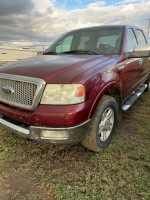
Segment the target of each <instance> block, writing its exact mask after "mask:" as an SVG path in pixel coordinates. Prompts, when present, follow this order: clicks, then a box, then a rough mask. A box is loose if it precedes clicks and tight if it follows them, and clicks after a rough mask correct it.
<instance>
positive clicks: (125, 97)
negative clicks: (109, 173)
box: [0, 25, 150, 152]
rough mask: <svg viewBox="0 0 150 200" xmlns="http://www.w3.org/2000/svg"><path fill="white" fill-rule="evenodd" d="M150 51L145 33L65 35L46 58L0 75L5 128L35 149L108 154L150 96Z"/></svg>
mask: <svg viewBox="0 0 150 200" xmlns="http://www.w3.org/2000/svg"><path fill="white" fill-rule="evenodd" d="M149 56H150V45H148V44H147V40H146V37H145V35H144V33H143V31H142V30H141V29H140V28H137V27H134V26H128V25H125V26H124V25H119V26H99V27H90V28H83V29H78V30H74V31H70V32H68V33H66V34H64V35H62V36H61V37H60V38H59V39H58V40H57V41H56V42H54V43H53V44H52V45H51V46H50V47H49V48H48V49H47V50H46V51H45V53H44V55H41V56H37V57H32V58H28V59H24V60H21V61H17V62H13V63H9V64H7V65H4V66H3V67H1V68H0V114H1V115H0V116H1V117H0V124H1V125H2V126H4V127H6V128H9V129H11V130H12V131H13V132H15V133H17V134H18V135H19V136H22V137H24V138H27V139H29V140H31V141H33V142H37V143H46V144H52V145H58V144H64V145H66V144H74V143H78V142H81V141H82V144H83V145H84V146H85V147H87V148H88V149H91V150H93V151H97V152H98V151H100V150H102V149H104V148H105V147H107V146H108V145H109V143H110V141H111V139H112V137H113V133H114V130H115V127H116V123H117V120H120V119H121V115H122V112H123V111H126V110H128V109H129V108H130V106H131V105H132V104H133V103H134V101H135V100H136V99H137V98H138V96H139V95H140V94H142V92H143V91H148V90H149V71H150V57H149Z"/></svg>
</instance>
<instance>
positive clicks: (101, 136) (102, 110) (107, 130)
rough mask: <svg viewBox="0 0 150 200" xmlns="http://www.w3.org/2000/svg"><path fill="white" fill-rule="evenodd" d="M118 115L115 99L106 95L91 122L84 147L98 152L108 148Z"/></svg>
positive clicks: (83, 142)
mask: <svg viewBox="0 0 150 200" xmlns="http://www.w3.org/2000/svg"><path fill="white" fill-rule="evenodd" d="M117 115H118V108H117V103H116V101H115V99H114V98H113V97H111V96H106V95H104V96H103V97H102V99H101V100H100V102H99V104H98V106H97V108H96V111H95V113H94V116H93V117H92V119H91V121H90V124H89V129H88V133H87V135H86V138H85V139H84V140H83V141H82V144H83V146H85V147H86V148H88V149H90V150H93V151H96V152H99V151H101V150H103V149H104V148H106V147H107V146H108V145H109V144H110V142H111V140H112V137H113V134H114V131H115V127H116V123H117Z"/></svg>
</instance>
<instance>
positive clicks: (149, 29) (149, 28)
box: [147, 19, 150, 39]
mask: <svg viewBox="0 0 150 200" xmlns="http://www.w3.org/2000/svg"><path fill="white" fill-rule="evenodd" d="M148 20H149V25H148V31H147V39H150V38H148V36H149V32H150V19H148Z"/></svg>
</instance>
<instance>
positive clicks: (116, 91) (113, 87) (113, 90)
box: [89, 82, 122, 121]
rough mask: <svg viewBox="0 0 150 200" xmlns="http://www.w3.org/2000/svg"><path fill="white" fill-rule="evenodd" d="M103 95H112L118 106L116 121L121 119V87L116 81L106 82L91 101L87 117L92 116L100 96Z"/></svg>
mask: <svg viewBox="0 0 150 200" xmlns="http://www.w3.org/2000/svg"><path fill="white" fill-rule="evenodd" d="M103 95H109V96H112V97H113V98H114V99H115V100H116V102H117V106H118V121H121V117H122V98H121V88H120V86H119V85H118V83H117V82H111V83H109V84H107V85H106V86H105V87H104V88H103V89H102V90H101V91H100V92H99V93H98V95H97V97H96V99H95V100H94V102H93V105H92V107H91V110H90V113H89V119H90V118H92V116H93V114H94V112H95V110H96V108H97V106H98V104H99V102H100V100H101V98H102V97H103Z"/></svg>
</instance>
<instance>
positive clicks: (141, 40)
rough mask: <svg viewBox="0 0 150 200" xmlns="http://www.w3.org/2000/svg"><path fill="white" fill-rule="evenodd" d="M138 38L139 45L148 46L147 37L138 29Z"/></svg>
mask: <svg viewBox="0 0 150 200" xmlns="http://www.w3.org/2000/svg"><path fill="white" fill-rule="evenodd" d="M136 36H137V40H138V44H146V40H145V37H144V35H143V32H142V31H141V30H137V29H136Z"/></svg>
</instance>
